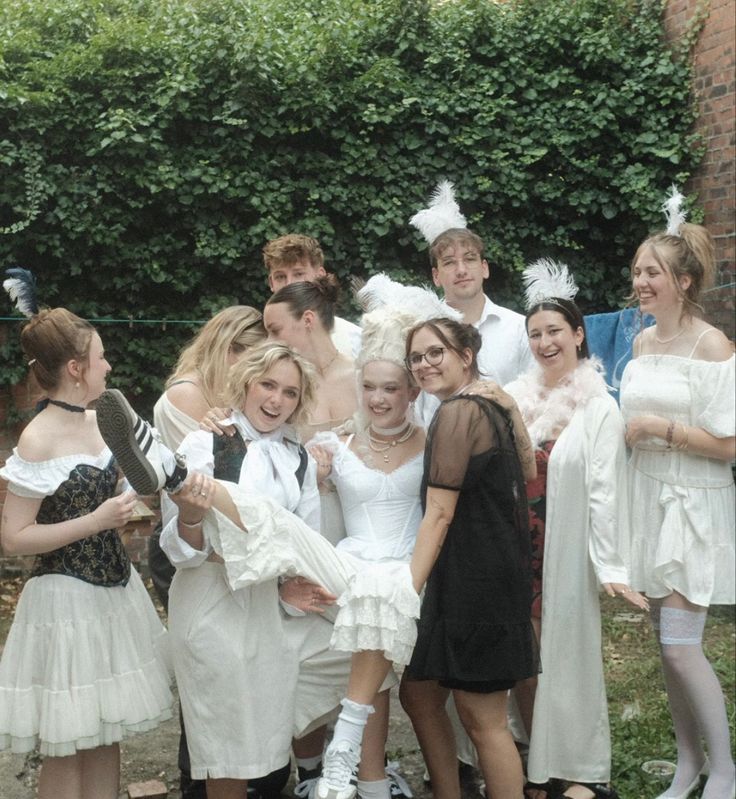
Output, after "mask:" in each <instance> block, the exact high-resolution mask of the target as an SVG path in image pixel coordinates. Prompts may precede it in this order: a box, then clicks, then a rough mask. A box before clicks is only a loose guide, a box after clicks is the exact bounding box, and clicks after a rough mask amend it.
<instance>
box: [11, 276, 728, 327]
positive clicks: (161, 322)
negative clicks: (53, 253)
mask: <svg viewBox="0 0 736 799" xmlns="http://www.w3.org/2000/svg"><path fill="white" fill-rule="evenodd" d="M734 286H736V281H733V282H731V283H721V284H720V285H718V286H713V287H712V288H709V289H706V290H705V291H704V292H703V294H708V293H710V292H711V291H718V290H719V289H730V288H733V287H734ZM25 321H26V320H25V317H23V316H0V322H25ZM87 321H88V322H91V323H92V324H96V325H119V324H125V325H130V326H131V327H132V326H133V325H163V326H164V327H165V326H166V325H203V324H205V323H206V322H207V320H206V319H132V318H127V319H111V318H108V317H105V318H103V319H87Z"/></svg>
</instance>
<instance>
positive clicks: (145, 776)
mask: <svg viewBox="0 0 736 799" xmlns="http://www.w3.org/2000/svg"><path fill="white" fill-rule="evenodd" d="M392 700H393V701H392V710H391V719H390V731H389V743H388V753H389V756H390V757H391V758H392V759H394V760H397V761H398V762H399V770H400V772H401V773H402V774H403V776H404V777H405V778H406V780H407V782H408V783H409V785H410V787H411V789H412V791H413V792H414V796H415V797H416V799H431V792H430V791H429V790H428V788H427V787H426V786H425V785H424V783H423V781H422V776H423V774H424V761H423V760H422V756H421V753H420V752H419V746H418V744H417V740H416V738H415V737H414V732H413V730H412V728H411V724H410V723H409V721H408V720H407V718H406V715H405V714H404V713H403V711H402V710H401V706H400V705H399V701H398V698H394V697H393V696H392ZM178 742H179V720H178V717H177V718H174V719H171V720H170V721H167V722H166V723H164V724H162V725H161V726H159V727H158V728H157V729H155V730H153V731H151V732H148V733H144V734H141V735H136V736H134V737H133V738H130V739H129V740H127V741H125V742H124V743H123V745H122V752H121V754H122V778H121V783H120V786H121V792H120V797H121V799H123V797H124V798H125V799H127V797H128V791H127V788H128V786H129V785H130V784H131V783H134V782H142V781H144V780H153V779H159V780H161V781H162V782H164V783H165V784H166V786H167V788H168V789H169V793H168V796H169V797H170V799H179V796H180V793H179V790H178V789H179V771H178V768H177V765H176V752H177V746H178ZM39 762H40V761H39V758H38V756H36V755H29V756H24V755H12V754H9V753H7V752H3V753H0V797H1V798H2V799H32V798H33V797H34V796H35V795H36V790H35V788H36V780H37V776H38V766H39ZM291 789H292V783H291V782H290V783H289V785H288V786H287V789H286V791H285V793H284V796H291V795H292V792H291Z"/></svg>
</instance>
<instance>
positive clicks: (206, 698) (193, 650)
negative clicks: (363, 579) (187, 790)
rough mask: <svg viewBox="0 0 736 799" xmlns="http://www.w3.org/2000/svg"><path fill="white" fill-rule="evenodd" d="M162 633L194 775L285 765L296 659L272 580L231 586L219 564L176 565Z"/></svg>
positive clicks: (239, 775) (260, 772)
mask: <svg viewBox="0 0 736 799" xmlns="http://www.w3.org/2000/svg"><path fill="white" fill-rule="evenodd" d="M169 633H170V637H171V648H172V653H173V657H174V667H175V670H176V681H177V685H178V687H179V697H180V699H181V707H182V713H183V716H184V726H185V727H186V731H187V743H188V745H189V756H190V761H191V773H192V777H194V779H206V778H207V777H212V778H216V779H217V778H224V777H228V778H231V779H252V778H254V777H263V776H265V775H266V774H269V773H270V772H271V771H274V770H275V769H277V768H280V767H281V766H284V765H286V764H287V763H288V762H289V750H290V747H291V737H292V732H293V720H294V691H295V686H296V679H297V659H296V655H295V653H294V650H293V648H291V647H290V646H289V645H288V643H287V641H286V638H285V636H284V632H283V628H282V620H281V616H280V610H279V601H278V586H277V583H276V580H273V579H272V580H270V581H267V582H264V583H261V584H259V585H251V586H244V587H242V588H239V589H237V590H232V589H231V587H230V586H229V585H228V583H227V580H226V579H225V569H224V567H223V565H222V564H220V563H213V562H205V563H202V564H201V565H200V566H197V567H195V568H190V569H179V570H177V572H176V574H175V575H174V579H173V581H172V583H171V589H170V592H169Z"/></svg>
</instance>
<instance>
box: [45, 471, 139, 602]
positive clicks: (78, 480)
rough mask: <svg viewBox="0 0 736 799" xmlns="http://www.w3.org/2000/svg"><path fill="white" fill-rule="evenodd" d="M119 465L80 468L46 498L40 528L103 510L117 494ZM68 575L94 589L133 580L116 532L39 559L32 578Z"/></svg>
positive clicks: (61, 548)
mask: <svg viewBox="0 0 736 799" xmlns="http://www.w3.org/2000/svg"><path fill="white" fill-rule="evenodd" d="M117 478H118V473H117V465H116V463H115V461H114V460H113V459H112V458H111V459H110V460H109V462H108V464H107V466H105V468H104V469H100V468H98V467H96V466H91V465H89V464H78V465H77V466H75V467H74V469H73V470H72V471H71V472H70V474H69V477H68V478H67V479H66V480H64V481H63V482H62V483H61V484H60V485H59V487H58V489H57V490H56V491H55V492H54V493H53V494H52V495H51V496H47V497H45V498H44V500H43V502H42V503H41V507H40V509H39V511H38V516H37V517H36V521H37V522H38V524H54V523H55V522H58V521H60V520H66V519H77V518H79V517H80V516H84V515H85V514H87V513H90V512H91V511H93V510H94V509H95V508H97V507H99V506H100V505H101V504H102V503H103V502H104V501H105V500H106V499H109V498H110V497H111V496H113V494H114V493H115V486H116V484H117ZM43 574H64V575H66V576H68V577H76V578H77V579H78V580H84V581H85V582H87V583H92V584H93V585H104V586H113V585H126V584H127V582H128V580H129V579H130V560H129V559H128V555H127V553H126V551H125V548H124V547H123V543H122V541H121V540H120V536H119V535H118V534H117V532H116V531H115V530H102V531H101V532H99V533H97V535H92V536H89V537H88V538H83V539H81V540H80V541H75V542H74V543H72V544H67V545H66V546H64V547H60V548H59V549H55V550H53V551H52V552H44V553H43V554H40V555H37V556H36V559H35V562H34V565H33V572H32V574H31V576H32V577H40V576H41V575H43Z"/></svg>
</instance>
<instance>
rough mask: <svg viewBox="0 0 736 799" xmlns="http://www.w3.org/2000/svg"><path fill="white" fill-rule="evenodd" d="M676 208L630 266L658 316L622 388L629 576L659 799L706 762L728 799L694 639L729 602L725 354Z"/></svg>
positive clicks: (711, 685) (729, 365)
mask: <svg viewBox="0 0 736 799" xmlns="http://www.w3.org/2000/svg"><path fill="white" fill-rule="evenodd" d="M677 199H678V198H677V197H675V206H676V205H677ZM678 210H679V209H678V208H677V207H675V208H672V209H671V212H670V225H669V227H668V231H667V232H665V233H659V234H656V235H654V236H651V237H650V238H648V239H646V241H644V242H643V243H642V244H641V246H640V247H639V249H638V250H637V252H636V255H635V256H634V260H633V263H632V269H631V271H632V278H633V287H634V295H635V297H636V299H637V300H638V302H639V307H640V308H641V311H642V312H643V313H648V314H652V315H653V316H654V318H655V320H656V325H654V326H653V327H650V328H647V329H646V330H644V331H642V332H641V333H640V334H639V336H638V337H637V338H636V340H635V342H634V359H633V360H632V361H631V362H630V363H629V364H628V365H627V367H626V370H625V372H624V375H623V379H622V383H621V407H622V411H623V414H624V419H625V421H626V441H627V443H628V445H629V446H630V447H631V449H632V454H631V461H630V463H629V496H630V508H631V511H630V512H631V526H632V575H631V580H632V586H633V587H634V588H636V589H638V590H640V591H643V592H644V593H646V595H647V596H648V597H649V601H650V603H651V605H652V623H653V627H654V631H655V634H656V635H657V639H658V642H659V645H660V650H661V656H662V669H663V672H664V680H665V686H666V688H667V697H668V700H669V705H670V712H671V714H672V720H673V724H674V731H675V739H676V742H677V771H676V772H675V777H674V780H673V782H672V784H671V785H670V787H669V788H668V789H667V790H666V791H665V792H664V793H663V794H661V795H660V797H659V798H658V799H686V797H688V796H689V795H690V794H691V793H692V792H693V791H694V790H695V788H696V787H697V786H698V783H699V782H700V774H701V771H706V770H707V769H706V768H705V766H706V761H707V759H709V760H710V764H709V765H710V776H709V777H708V780H707V782H706V785H705V788H704V790H703V794H702V796H703V798H704V799H729V798H731V799H733V797H734V795H736V777H735V775H734V763H733V759H732V755H731V747H730V742H729V728H728V718H727V715H726V708H725V703H724V698H723V691H722V689H721V686H720V684H719V681H718V677H717V676H716V674H715V672H714V671H713V668H712V667H711V665H710V663H709V662H708V659H707V657H706V655H705V653H704V652H703V648H702V635H703V627H704V625H705V619H706V615H707V611H708V606H709V605H710V604H711V603H715V604H733V603H734V599H735V597H734V583H735V582H736V580H735V575H734V565H735V562H736V557H735V554H734V483H733V477H732V474H731V462H732V461H733V460H734V455H735V454H736V452H735V443H736V438H735V437H734V431H735V428H736V421H735V419H734V405H735V403H734V374H735V373H734V354H733V347H732V345H731V343H730V342H729V341H728V339H727V338H726V337H725V336H724V335H723V333H721V332H720V331H718V330H716V329H715V328H714V327H713V326H712V325H709V324H708V323H707V322H705V321H704V320H703V319H702V318H700V311H701V308H700V305H699V304H698V303H699V300H700V297H701V293H702V291H703V289H704V288H705V286H706V285H707V283H708V282H709V281H710V280H711V279H712V277H713V274H714V267H715V264H714V247H713V240H712V238H711V236H710V235H709V233H708V232H707V230H706V229H705V228H703V227H701V226H699V225H690V224H687V223H685V222H684V221H683V217H682V215H679V214H678ZM703 744H705V746H704V745H703ZM706 753H707V758H706Z"/></svg>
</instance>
